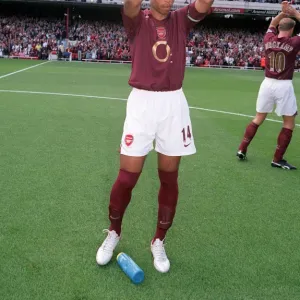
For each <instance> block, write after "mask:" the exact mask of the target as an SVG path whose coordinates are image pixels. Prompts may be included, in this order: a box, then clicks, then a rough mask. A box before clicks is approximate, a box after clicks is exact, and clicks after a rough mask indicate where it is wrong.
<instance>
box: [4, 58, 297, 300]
mask: <svg viewBox="0 0 300 300" xmlns="http://www.w3.org/2000/svg"><path fill="white" fill-rule="evenodd" d="M38 63H40V62H33V61H32V62H31V61H16V60H13V61H11V60H0V299H1V300H94V299H95V300H96V299H97V300H98V299H99V300H102V299H103V300H108V299H122V300H123V299H128V300H146V299H162V300H177V299H178V300H179V299H180V300H181V299H184V300H185V299H188V300H189V299H191V300H194V299H195V300H202V299H205V300H223V299H224V300H225V299H226V300H235V299H240V300H250V299H251V300H252V299H253V300H262V299H268V300H277V299H278V300H292V299H300V275H299V273H300V268H299V265H300V234H299V233H300V192H299V186H300V185H299V184H300V175H299V171H295V172H289V171H284V170H280V169H273V168H271V166H270V162H271V160H272V156H273V152H274V149H275V146H276V139H277V135H278V132H279V130H280V128H281V124H280V123H276V122H271V121H267V122H265V124H264V125H263V126H262V127H261V128H260V129H259V132H258V134H257V137H256V139H255V140H254V141H253V144H252V145H251V147H250V149H249V154H248V155H249V160H248V161H247V162H239V161H237V160H236V157H235V153H236V150H237V147H238V144H239V142H240V140H241V138H242V134H243V132H244V129H245V126H246V124H247V123H248V122H249V121H250V118H247V117H245V116H238V115H231V114H224V113H220V112H212V111H204V110H197V109H191V117H192V122H193V131H194V137H195V140H196V146H197V150H198V152H197V154H196V155H194V156H191V157H187V158H184V159H183V161H182V165H181V173H180V199H179V206H178V210H177V215H176V218H175V222H174V226H173V228H172V229H171V231H170V232H169V235H168V239H167V245H166V249H167V253H168V256H169V258H170V261H171V270H170V273H168V274H159V273H158V272H156V271H155V269H154V267H153V266H152V258H151V255H150V251H149V246H150V239H151V238H152V235H153V233H154V231H155V225H156V213H157V192H158V186H159V185H158V179H157V170H156V155H155V153H154V152H153V153H151V154H150V155H149V157H148V159H147V162H146V166H145V169H144V172H143V174H142V176H141V179H140V181H139V183H138V185H137V187H136V189H135V191H134V194H133V199H132V202H131V204H130V206H129V208H128V211H127V214H126V216H125V218H124V227H123V228H124V230H123V239H122V241H121V242H120V244H119V246H118V248H117V251H116V254H117V253H118V252H121V251H123V252H125V253H128V254H129V255H130V256H132V257H133V259H134V260H135V261H136V262H137V263H138V264H139V265H140V266H141V267H142V268H143V269H144V271H145V281H144V283H143V284H142V285H140V286H134V285H133V284H131V283H130V281H129V279H128V278H127V277H126V276H125V275H124V274H123V273H122V271H121V270H120V269H119V267H118V266H117V264H116V261H115V259H113V261H112V262H111V263H110V264H109V265H108V266H106V267H102V268H100V267H97V266H96V263H95V254H96V250H97V247H98V246H99V244H100V243H101V242H102V240H103V238H104V235H103V234H102V229H104V228H107V226H108V220H107V207H108V199H109V192H110V188H111V185H112V184H113V181H114V179H115V177H116V175H117V171H118V152H117V149H118V146H119V144H120V137H121V133H122V125H123V121H124V117H125V107H126V102H125V101H119V100H114V99H111V98H122V99H124V98H126V97H127V96H128V94H129V91H130V87H129V86H128V84H127V80H128V77H129V73H130V66H129V65H108V64H92V63H75V62H74V63H69V62H51V63H47V64H44V65H41V66H38V67H35V68H31V69H28V70H25V71H23V72H19V73H15V74H13V75H11V76H7V77H3V75H5V74H8V73H12V72H16V71H18V70H21V69H24V68H28V67H30V66H33V65H34V64H38ZM295 77H296V78H295V80H294V85H295V90H296V93H297V96H298V98H300V89H299V83H300V77H299V76H298V74H296V76H295ZM262 79H263V73H262V72H259V71H257V72H253V71H235V70H231V71H230V70H204V69H187V72H186V77H185V82H184V90H185V93H186V96H187V98H188V101H189V105H190V106H193V107H198V108H206V109H210V110H217V111H225V112H233V113H241V114H246V115H253V114H254V113H255V101H256V95H257V91H258V88H259V85H260V82H261V81H262ZM8 91H22V92H20V93H15V92H8ZM28 91H31V92H38V93H36V94H32V93H28ZM49 93H56V94H49ZM60 94H68V95H60ZM74 95H81V96H74ZM86 96H97V97H98V98H96V97H90V98H88V97H86ZM99 97H103V98H99ZM105 97H108V98H105ZM270 118H272V119H274V120H279V119H278V118H277V117H276V116H275V115H271V116H270ZM298 123H299V121H298ZM299 137H300V134H299V127H298V128H296V130H295V133H294V137H293V140H292V143H291V145H290V148H289V149H288V153H287V156H286V157H287V158H288V159H289V160H290V162H291V163H293V164H295V165H296V166H298V167H300V151H299V149H300V141H299Z"/></svg>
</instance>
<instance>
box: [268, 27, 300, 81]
mask: <svg viewBox="0 0 300 300" xmlns="http://www.w3.org/2000/svg"><path fill="white" fill-rule="evenodd" d="M264 46H265V54H266V70H265V75H266V77H268V78H274V79H279V80H287V79H289V80H291V79H293V75H294V68H295V60H296V56H297V54H298V52H299V50H300V37H299V36H294V37H290V38H286V37H282V38H279V37H278V36H277V30H276V28H274V27H270V28H269V29H268V31H267V33H266V35H265V37H264Z"/></svg>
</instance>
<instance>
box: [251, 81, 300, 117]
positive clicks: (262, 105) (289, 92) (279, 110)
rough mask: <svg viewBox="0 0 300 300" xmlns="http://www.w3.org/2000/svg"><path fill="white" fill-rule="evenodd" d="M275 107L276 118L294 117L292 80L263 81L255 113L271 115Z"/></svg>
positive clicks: (294, 100)
mask: <svg viewBox="0 0 300 300" xmlns="http://www.w3.org/2000/svg"><path fill="white" fill-rule="evenodd" d="M275 105H276V110H275V112H276V114H277V115H278V116H294V115H295V114H296V113H297V101H296V96H295V92H294V87H293V82H292V80H277V79H271V78H265V79H264V81H263V82H262V84H261V86H260V89H259V93H258V98H257V103H256V111H257V112H259V113H271V112H273V109H274V106H275Z"/></svg>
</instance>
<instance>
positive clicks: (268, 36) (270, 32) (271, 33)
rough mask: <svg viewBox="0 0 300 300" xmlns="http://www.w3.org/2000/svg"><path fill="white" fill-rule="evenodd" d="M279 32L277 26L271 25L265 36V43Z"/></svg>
mask: <svg viewBox="0 0 300 300" xmlns="http://www.w3.org/2000/svg"><path fill="white" fill-rule="evenodd" d="M276 34H277V29H276V28H275V27H273V26H272V27H269V28H268V30H267V33H266V34H265V36H264V43H267V42H269V41H270V40H271V39H272V38H273V37H274V36H276Z"/></svg>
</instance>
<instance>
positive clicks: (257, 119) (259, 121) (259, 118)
mask: <svg viewBox="0 0 300 300" xmlns="http://www.w3.org/2000/svg"><path fill="white" fill-rule="evenodd" d="M266 117H267V114H265V113H257V114H256V116H255V118H254V120H253V123H255V124H256V125H257V126H260V125H261V124H262V123H263V122H264V120H265V119H266Z"/></svg>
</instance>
